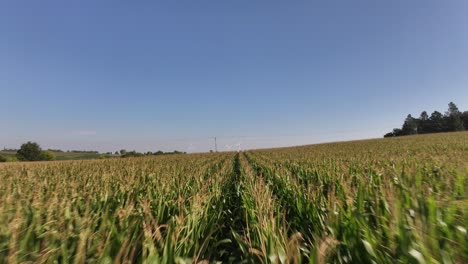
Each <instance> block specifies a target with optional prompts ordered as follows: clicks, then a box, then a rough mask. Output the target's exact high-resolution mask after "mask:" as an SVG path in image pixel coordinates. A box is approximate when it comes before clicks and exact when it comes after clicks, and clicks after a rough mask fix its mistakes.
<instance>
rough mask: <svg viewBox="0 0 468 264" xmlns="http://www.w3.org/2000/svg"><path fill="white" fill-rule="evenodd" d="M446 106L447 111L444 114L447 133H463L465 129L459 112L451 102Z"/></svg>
mask: <svg viewBox="0 0 468 264" xmlns="http://www.w3.org/2000/svg"><path fill="white" fill-rule="evenodd" d="M448 106H449V108H448V111H447V112H446V113H445V119H446V129H447V131H463V130H464V129H465V128H464V126H463V121H462V119H461V115H462V114H461V112H460V110H458V107H457V106H456V105H455V104H454V103H453V102H450V103H449V105H448Z"/></svg>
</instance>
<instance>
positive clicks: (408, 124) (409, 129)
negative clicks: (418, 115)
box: [401, 115, 418, 135]
mask: <svg viewBox="0 0 468 264" xmlns="http://www.w3.org/2000/svg"><path fill="white" fill-rule="evenodd" d="M401 130H402V133H403V135H414V134H417V133H418V120H417V119H415V118H413V117H412V116H411V115H408V116H407V117H406V119H405V123H404V124H403V127H402V128H401Z"/></svg>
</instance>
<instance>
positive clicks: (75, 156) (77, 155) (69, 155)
mask: <svg viewBox="0 0 468 264" xmlns="http://www.w3.org/2000/svg"><path fill="white" fill-rule="evenodd" d="M52 152H53V153H54V154H55V155H56V157H57V160H87V159H96V158H98V157H99V155H100V154H98V153H86V152H57V151H52ZM0 155H2V156H5V157H7V158H11V157H15V155H16V152H14V151H0Z"/></svg>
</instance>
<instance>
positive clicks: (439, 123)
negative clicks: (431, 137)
mask: <svg viewBox="0 0 468 264" xmlns="http://www.w3.org/2000/svg"><path fill="white" fill-rule="evenodd" d="M429 129H430V131H429V132H430V133H437V132H442V131H444V130H445V120H444V116H443V115H442V113H441V112H439V111H434V112H433V113H432V114H431V117H430V118H429Z"/></svg>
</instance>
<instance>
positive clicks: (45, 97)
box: [0, 0, 468, 152]
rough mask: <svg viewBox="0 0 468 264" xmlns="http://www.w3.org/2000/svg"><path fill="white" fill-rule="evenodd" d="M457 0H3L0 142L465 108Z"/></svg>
mask: <svg viewBox="0 0 468 264" xmlns="http://www.w3.org/2000/svg"><path fill="white" fill-rule="evenodd" d="M467 14H468V1H463V0H453V1H428V0H424V1H423V0H421V1H251V0H245V1H244V0H239V1H203V0H201V1H47V0H42V1H21V0H14V1H8V0H7V1H1V2H0V100H1V101H0V111H1V115H0V122H1V124H2V125H1V129H0V145H1V146H6V147H18V146H19V145H20V144H21V143H22V142H24V141H27V140H34V141H38V142H39V143H41V145H42V146H43V147H45V148H49V147H50V148H62V149H97V150H100V151H115V150H118V149H121V148H126V149H136V150H139V151H147V150H153V151H155V150H159V149H162V150H173V149H178V150H182V151H190V152H198V151H207V150H209V149H212V148H213V140H212V139H211V137H214V136H217V137H218V145H219V148H220V149H221V150H228V149H236V148H238V147H239V146H240V147H241V148H243V149H246V148H260V147H274V146H289V145H301V144H311V143H317V142H326V141H336V140H348V139H361V138H375V137H381V136H382V135H383V134H384V133H385V132H387V131H390V130H391V129H392V128H393V127H399V126H401V123H402V121H403V119H404V117H405V116H406V115H407V114H408V113H412V114H413V115H416V116H418V115H419V113H420V112H421V111H422V110H428V111H433V110H439V111H445V110H446V108H447V104H448V103H449V102H450V101H454V102H455V103H456V104H457V105H458V106H459V108H460V109H461V110H468V74H467V73H468V15H467Z"/></svg>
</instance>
